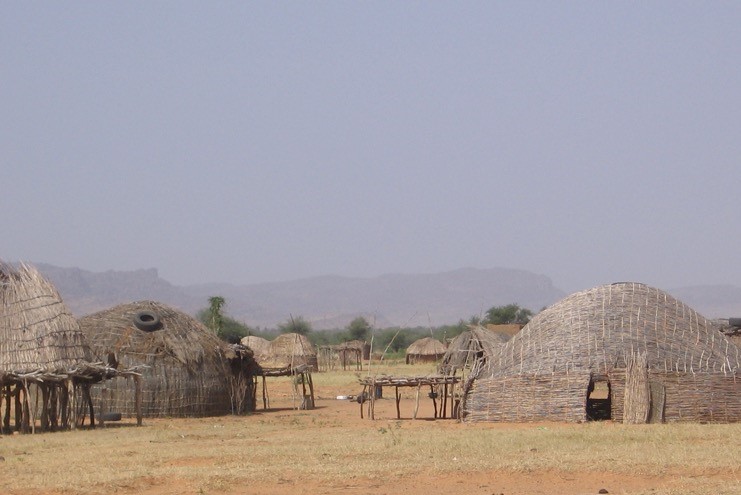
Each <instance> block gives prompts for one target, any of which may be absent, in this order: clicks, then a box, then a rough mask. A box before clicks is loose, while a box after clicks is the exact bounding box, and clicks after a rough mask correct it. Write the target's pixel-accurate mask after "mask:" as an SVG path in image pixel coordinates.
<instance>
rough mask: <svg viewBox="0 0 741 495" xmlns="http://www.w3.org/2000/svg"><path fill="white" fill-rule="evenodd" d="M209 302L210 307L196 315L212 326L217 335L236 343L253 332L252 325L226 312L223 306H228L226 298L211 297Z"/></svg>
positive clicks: (208, 325)
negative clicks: (239, 320)
mask: <svg viewBox="0 0 741 495" xmlns="http://www.w3.org/2000/svg"><path fill="white" fill-rule="evenodd" d="M208 302H209V307H208V308H205V309H202V310H201V311H199V312H198V314H197V315H196V316H197V318H198V320H200V322H201V323H203V324H204V325H206V326H207V327H208V328H210V329H211V330H212V331H213V332H214V334H216V336H217V337H219V338H220V339H222V340H225V341H227V342H230V343H232V344H236V343H238V342H239V341H240V340H242V337H244V336H246V335H250V333H252V330H251V329H250V327H248V326H247V325H245V324H244V323H240V322H238V321H237V320H235V319H234V318H230V317H228V316H226V315H225V314H224V312H223V308H224V306H226V300H225V299H224V298H223V297H221V296H214V297H210V298H209V299H208Z"/></svg>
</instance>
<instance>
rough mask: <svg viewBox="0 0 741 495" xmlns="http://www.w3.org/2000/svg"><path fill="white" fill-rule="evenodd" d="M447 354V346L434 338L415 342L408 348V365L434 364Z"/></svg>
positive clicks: (425, 338)
mask: <svg viewBox="0 0 741 495" xmlns="http://www.w3.org/2000/svg"><path fill="white" fill-rule="evenodd" d="M444 354H445V344H443V343H442V342H440V341H439V340H437V339H434V338H432V337H424V338H422V339H419V340H415V341H414V342H412V343H411V345H410V346H409V347H407V351H406V363H407V364H416V363H434V362H436V361H439V360H440V359H441V358H442V357H443V355H444Z"/></svg>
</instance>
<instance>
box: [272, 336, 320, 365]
mask: <svg viewBox="0 0 741 495" xmlns="http://www.w3.org/2000/svg"><path fill="white" fill-rule="evenodd" d="M260 366H261V367H262V368H263V369H265V368H298V367H300V366H308V367H310V368H312V369H314V370H316V369H318V365H317V353H316V348H315V347H314V344H312V343H311V342H310V341H309V339H308V338H307V337H306V336H305V335H301V334H298V333H284V334H281V335H279V336H278V337H276V338H275V339H274V340H272V341H271V342H270V354H269V355H268V357H267V359H266V360H265V361H264V362H261V363H260Z"/></svg>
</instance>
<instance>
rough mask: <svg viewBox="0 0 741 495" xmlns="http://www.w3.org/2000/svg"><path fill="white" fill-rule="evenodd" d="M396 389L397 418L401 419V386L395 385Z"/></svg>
mask: <svg viewBox="0 0 741 495" xmlns="http://www.w3.org/2000/svg"><path fill="white" fill-rule="evenodd" d="M394 388H395V389H396V390H395V392H396V419H401V408H400V407H399V403H400V402H401V395H400V394H399V386H398V385H397V386H395V387H394Z"/></svg>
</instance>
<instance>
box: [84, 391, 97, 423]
mask: <svg viewBox="0 0 741 495" xmlns="http://www.w3.org/2000/svg"><path fill="white" fill-rule="evenodd" d="M82 399H83V400H84V401H85V403H86V404H87V407H88V410H89V411H90V428H95V408H94V407H93V396H92V395H91V394H90V384H89V383H84V384H83V385H82Z"/></svg>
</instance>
